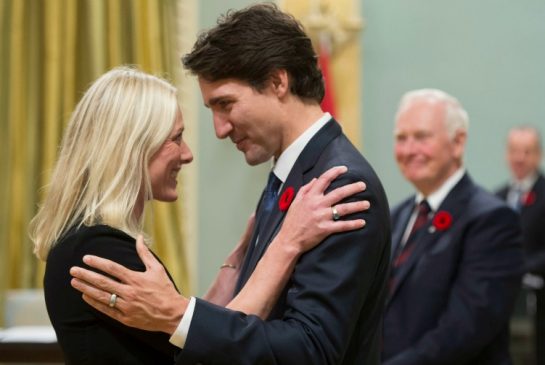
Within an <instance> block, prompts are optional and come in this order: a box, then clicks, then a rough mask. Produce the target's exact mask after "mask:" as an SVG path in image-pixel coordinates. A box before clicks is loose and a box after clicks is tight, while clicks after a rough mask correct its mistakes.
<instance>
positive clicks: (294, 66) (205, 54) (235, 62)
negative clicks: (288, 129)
mask: <svg viewBox="0 0 545 365" xmlns="http://www.w3.org/2000/svg"><path fill="white" fill-rule="evenodd" d="M182 62H183V65H184V67H185V68H187V69H188V70H190V71H191V72H192V73H193V74H195V75H197V76H199V77H202V78H204V79H205V80H207V81H218V80H222V79H227V78H235V79H239V80H242V81H245V82H247V83H248V84H249V85H250V86H252V87H253V88H254V89H256V90H257V91H261V90H263V88H264V87H265V86H266V82H267V81H268V80H269V78H270V76H271V75H272V73H273V72H274V71H276V70H282V69H283V70H286V71H287V72H288V75H289V83H290V91H291V93H292V94H294V95H297V96H299V97H300V98H302V99H311V100H316V101H317V102H321V101H322V99H323V97H324V83H323V78H322V72H321V71H320V69H319V68H318V63H317V62H318V61H317V57H316V53H315V52H314V49H313V48H312V43H311V41H310V38H309V37H308V36H307V35H306V34H305V31H304V30H303V26H302V25H301V23H299V22H298V21H297V20H296V19H295V18H294V17H293V16H291V15H289V14H286V13H283V12H282V11H280V10H279V9H278V7H277V6H276V5H275V4H272V3H264V4H256V5H252V6H249V7H247V8H244V9H242V10H239V11H233V10H229V11H228V12H227V13H226V14H225V15H223V16H221V17H220V18H219V19H218V24H217V26H215V27H214V28H212V29H210V30H208V31H205V32H203V33H202V34H200V35H199V38H198V39H197V41H196V42H195V45H194V46H193V50H192V51H191V53H188V54H187V55H185V56H184V57H183V58H182Z"/></svg>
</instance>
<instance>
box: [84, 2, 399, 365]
mask: <svg viewBox="0 0 545 365" xmlns="http://www.w3.org/2000/svg"><path fill="white" fill-rule="evenodd" d="M316 59H317V58H316V54H315V52H314V51H313V49H312V45H311V42H310V39H309V38H308V37H307V36H306V34H305V33H304V31H303V30H302V27H301V25H300V24H299V23H298V22H297V21H296V20H295V19H294V18H293V17H291V16H289V15H287V14H285V13H282V12H281V11H279V10H278V9H277V8H276V6H274V5H272V4H267V5H265V4H261V5H255V6H251V7H249V8H246V9H244V10H241V11H237V12H231V13H229V14H227V16H226V17H223V18H221V20H220V21H219V24H218V25H217V26H216V27H215V28H213V29H211V30H209V31H207V32H205V33H203V34H202V35H201V36H200V37H199V39H198V40H197V42H196V44H195V46H194V48H193V50H192V52H191V53H190V54H188V55H187V56H185V57H184V59H183V62H184V65H185V67H186V68H188V69H189V70H191V71H192V72H193V73H194V74H196V75H197V76H198V79H199V85H200V88H201V92H202V96H203V100H204V103H205V105H206V106H207V107H209V108H210V109H211V110H212V114H213V119H214V127H215V131H216V135H217V136H218V138H222V139H223V138H227V137H229V138H230V139H231V140H232V141H233V143H235V144H236V147H237V149H239V150H240V151H241V152H242V153H243V154H244V156H245V159H246V161H247V163H248V164H249V165H256V164H260V163H265V162H268V161H270V159H271V158H272V159H273V160H274V168H273V171H272V172H273V173H274V176H271V180H272V181H274V180H279V181H278V184H279V185H280V186H281V187H280V188H277V187H275V188H274V189H272V190H273V191H274V192H278V196H279V202H278V203H277V204H274V205H272V208H270V207H269V208H267V207H265V205H266V204H265V203H264V200H265V196H266V195H268V193H264V196H263V197H262V199H261V200H260V203H259V204H258V206H257V211H256V212H257V213H256V228H255V231H254V232H253V237H252V241H251V243H250V246H249V249H248V253H247V255H246V258H245V260H244V263H243V267H242V271H241V274H240V277H239V279H238V284H237V289H236V291H238V290H240V288H241V287H242V286H243V285H244V283H245V282H246V280H247V279H248V277H249V276H250V274H251V273H252V272H253V270H254V268H255V266H256V264H257V262H258V261H259V259H260V258H261V257H262V256H263V254H264V252H265V251H266V250H267V246H268V244H269V243H270V242H271V240H272V238H273V237H274V236H275V234H276V233H277V232H278V229H279V227H280V225H281V224H282V221H283V218H284V216H285V214H286V209H287V208H288V206H289V203H290V200H291V198H292V196H293V194H295V193H296V192H297V191H298V190H299V188H300V187H301V186H302V185H304V184H305V183H307V182H309V181H311V180H312V179H313V178H315V177H318V176H320V175H321V174H322V173H323V172H324V171H326V170H327V169H328V168H330V167H332V166H336V165H345V166H347V167H348V173H346V174H344V175H343V176H342V177H341V178H339V179H337V180H335V181H334V182H333V184H332V186H331V187H330V189H332V188H335V187H338V186H342V185H345V184H348V183H350V182H354V181H361V180H363V181H364V182H365V183H366V185H367V188H366V191H365V192H363V193H360V194H358V196H357V197H356V198H357V199H358V200H359V199H366V200H369V201H370V203H371V207H372V208H371V210H369V211H368V212H366V213H365V214H364V215H361V217H365V221H366V226H365V228H363V229H359V230H355V231H351V232H347V233H342V234H335V235H332V236H330V237H328V238H327V239H325V240H324V241H323V242H322V243H321V244H320V245H318V246H317V247H316V248H315V249H313V250H312V251H309V252H308V253H306V254H304V255H303V256H302V257H301V258H300V260H299V262H298V264H297V266H296V267H295V270H294V272H293V274H292V276H291V277H290V279H289V282H288V285H287V286H286V287H285V289H284V290H283V292H282V294H281V295H280V297H279V299H278V301H277V303H276V305H275V306H274V307H273V308H272V311H271V314H270V316H269V318H268V319H267V320H262V319H260V318H258V317H256V316H246V315H244V314H242V313H240V312H235V311H231V310H228V309H225V308H223V307H220V306H216V305H213V304H211V303H209V302H206V301H204V300H201V299H195V298H192V299H191V300H190V302H189V304H188V303H183V304H182V305H178V306H177V303H180V301H179V300H173V301H172V303H170V302H167V303H163V307H162V309H161V310H159V309H157V308H149V304H148V303H146V301H145V300H144V299H142V298H145V297H146V296H147V295H148V293H149V292H153V295H154V296H157V297H164V298H171V297H174V298H176V297H180V296H179V295H177V294H175V293H174V294H173V293H172V292H170V293H165V292H164V291H161V288H157V287H146V288H144V289H142V287H143V286H145V283H140V284H139V286H138V287H132V288H129V289H127V290H130V291H132V294H133V295H131V298H135V300H134V301H131V302H128V303H124V306H122V307H120V308H116V309H115V311H113V310H112V309H111V308H108V307H107V306H106V305H104V304H106V303H105V302H104V298H107V297H109V294H108V291H109V292H110V293H111V292H112V291H113V288H114V286H108V285H113V284H112V283H110V282H107V281H104V282H107V283H106V284H104V283H102V284H104V285H101V283H100V282H94V283H93V284H95V286H98V287H100V288H101V289H102V290H97V289H93V290H90V291H88V292H87V294H88V295H90V296H94V297H95V298H96V299H98V302H94V305H96V307H97V309H99V310H103V311H104V312H105V313H106V314H109V315H112V316H115V318H119V319H120V320H121V321H124V323H127V324H129V325H133V326H136V327H140V328H141V327H146V325H147V324H148V323H154V324H155V325H157V323H162V322H165V323H172V322H175V323H179V326H177V329H176V331H175V332H174V335H173V337H172V338H171V342H173V343H174V344H176V345H177V346H179V347H182V348H183V350H181V351H180V352H179V354H178V356H177V357H176V362H177V363H178V364H196V363H204V364H298V365H303V364H312V365H317V364H354V365H355V364H379V361H380V345H381V344H380V340H381V327H382V315H383V307H384V300H385V294H386V280H387V273H388V261H389V255H390V253H389V250H390V237H391V232H390V224H389V221H390V218H389V210H388V203H387V200H386V196H385V194H384V191H383V188H382V186H381V183H380V181H379V179H378V177H377V176H376V174H375V172H374V171H373V169H372V168H371V166H370V165H369V164H368V162H367V161H366V160H365V159H364V158H363V157H362V156H361V154H360V153H359V152H358V151H357V150H356V148H355V147H354V146H353V145H352V144H351V143H350V142H349V141H348V139H347V138H346V136H345V135H344V134H343V132H342V130H341V127H340V125H339V124H338V123H337V122H336V121H335V120H334V119H333V118H332V117H331V116H330V115H329V114H328V113H324V112H323V111H322V110H321V108H320V101H321V100H322V98H323V95H324V87H323V79H322V74H321V72H320V70H319V69H318V67H317V61H316ZM339 214H340V213H339V212H337V211H335V209H332V219H334V220H337V219H339ZM356 216H358V215H356ZM343 218H346V217H343ZM348 218H349V217H348ZM91 264H92V262H91ZM96 267H97V268H99V269H101V270H103V271H106V272H108V267H107V266H100V265H96ZM150 275H151V274H150ZM80 278H82V279H86V278H85V277H84V276H80ZM121 279H122V281H123V282H127V281H126V280H124V278H121ZM149 281H150V282H152V281H153V280H151V279H150V280H149ZM116 290H121V288H119V289H116ZM116 293H117V294H118V296H119V297H121V298H123V295H124V293H123V292H119V291H117V292H116ZM125 293H127V292H125ZM100 301H102V305H100ZM186 302H187V300H186ZM185 306H187V308H188V309H187V310H184V308H185ZM182 307H183V308H182ZM141 308H145V309H144V310H142V309H141ZM116 311H122V313H119V312H117V313H115V312H116ZM143 312H144V313H148V312H149V313H151V314H149V315H147V314H142V313H143ZM157 312H161V313H157ZM131 318H133V319H134V318H142V319H141V320H138V321H134V320H133V319H131ZM168 327H169V326H166V325H165V328H168ZM146 328H147V327H146ZM168 332H169V333H170V334H172V332H171V331H168Z"/></svg>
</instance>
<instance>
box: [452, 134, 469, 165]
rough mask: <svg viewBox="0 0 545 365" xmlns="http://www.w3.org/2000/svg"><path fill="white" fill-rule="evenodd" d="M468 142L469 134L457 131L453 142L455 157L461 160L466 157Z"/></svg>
mask: <svg viewBox="0 0 545 365" xmlns="http://www.w3.org/2000/svg"><path fill="white" fill-rule="evenodd" d="M466 140H467V132H466V131H464V130H457V131H456V133H455V135H454V138H453V140H452V141H453V143H454V155H455V156H456V157H457V158H459V159H460V160H461V159H462V158H463V155H464V150H465V145H466Z"/></svg>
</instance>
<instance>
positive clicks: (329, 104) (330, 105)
mask: <svg viewBox="0 0 545 365" xmlns="http://www.w3.org/2000/svg"><path fill="white" fill-rule="evenodd" d="M322 38H323V37H322ZM330 61H331V43H330V41H329V40H327V39H321V40H320V44H319V45H318V63H319V65H320V69H321V70H322V75H323V77H324V83H325V95H324V99H323V100H322V104H321V106H322V109H323V110H324V111H325V112H329V113H330V114H331V115H332V116H335V115H336V110H335V92H334V88H333V76H332V72H331V69H330Z"/></svg>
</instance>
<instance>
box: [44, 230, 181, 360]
mask: <svg viewBox="0 0 545 365" xmlns="http://www.w3.org/2000/svg"><path fill="white" fill-rule="evenodd" d="M87 254H90V255H97V256H101V257H104V258H107V259H110V260H113V261H115V262H118V263H120V264H121V265H123V266H125V267H127V268H129V269H131V270H137V271H144V270H145V266H144V264H143V263H142V260H140V257H138V254H137V252H136V244H135V240H134V238H132V237H130V236H128V235H127V234H125V233H124V232H121V231H119V230H117V229H114V228H111V227H108V226H105V225H97V226H92V227H86V226H83V227H81V228H79V229H77V228H72V229H71V230H70V231H69V232H68V233H67V234H65V235H64V236H63V237H62V238H61V239H60V240H59V242H58V243H57V244H56V245H55V246H54V247H53V248H52V249H51V251H50V252H49V255H48V258H47V265H46V270H45V276H44V292H45V303H46V305H47V312H48V314H49V318H50V319H51V323H52V324H53V327H54V328H55V332H56V334H57V340H58V341H59V344H60V346H61V348H62V351H63V353H64V360H65V363H66V364H77V365H97V364H114V365H123V364H126V365H139V364H141V365H144V364H149V365H152V364H153V365H158V364H164V365H168V364H173V362H174V354H175V353H176V347H174V346H173V345H171V344H170V343H169V342H168V339H169V336H168V335H167V334H165V333H162V332H149V331H143V330H139V329H136V328H132V327H128V326H125V325H124V324H122V323H121V322H118V321H116V320H115V319H113V318H110V317H108V316H106V315H105V314H102V313H101V312H99V311H97V310H95V309H94V308H93V307H91V306H90V305H89V304H87V303H85V302H84V301H83V299H82V298H81V293H80V292H79V291H77V290H76V289H74V288H72V286H71V285H70V280H71V279H72V277H71V276H70V268H71V267H72V266H82V267H85V268H87V269H90V267H89V266H87V265H85V264H84V263H83V261H82V258H83V256H84V255H87ZM91 270H93V269H91ZM165 270H166V269H165ZM171 280H172V279H171Z"/></svg>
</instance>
